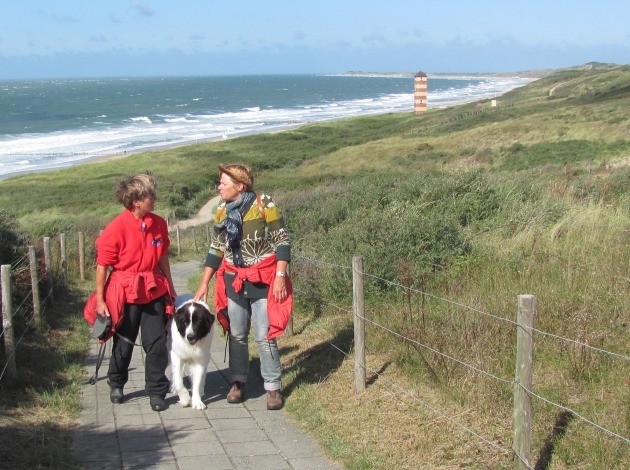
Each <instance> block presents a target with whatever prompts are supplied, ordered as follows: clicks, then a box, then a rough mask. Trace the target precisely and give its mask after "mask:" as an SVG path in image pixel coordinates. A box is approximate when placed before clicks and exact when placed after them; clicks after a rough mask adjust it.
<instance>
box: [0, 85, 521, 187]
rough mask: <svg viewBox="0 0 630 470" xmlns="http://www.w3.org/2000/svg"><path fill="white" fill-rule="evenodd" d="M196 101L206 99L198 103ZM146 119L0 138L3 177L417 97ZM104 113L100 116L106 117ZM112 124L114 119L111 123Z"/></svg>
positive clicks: (436, 102)
mask: <svg viewBox="0 0 630 470" xmlns="http://www.w3.org/2000/svg"><path fill="white" fill-rule="evenodd" d="M527 82H528V81H527V80H525V79H487V80H486V79H484V80H475V81H474V82H471V83H470V84H467V85H465V86H462V87H459V88H458V87H452V86H450V85H451V84H452V83H451V84H448V83H447V84H445V85H446V86H445V87H444V88H442V89H439V88H438V89H437V90H435V91H433V92H431V93H430V95H429V99H428V107H429V108H439V107H446V106H453V105H457V104H461V103H464V102H469V101H475V100H479V99H482V98H492V97H495V96H497V95H500V94H503V93H505V92H507V91H509V90H511V89H513V88H515V87H517V86H522V85H524V84H526V83H527ZM193 100H204V101H207V100H205V99H203V98H200V97H198V98H194V99H193ZM169 111H171V112H169V113H168V114H167V113H165V114H153V115H150V116H149V115H141V116H135V117H131V118H127V119H125V120H123V121H121V123H120V124H115V123H113V122H105V121H102V120H99V121H96V122H92V124H91V125H92V126H93V127H91V128H90V127H89V126H86V127H82V128H80V129H73V130H65V131H55V132H48V133H31V134H21V135H8V134H5V135H0V177H2V176H3V175H4V176H6V175H10V174H13V173H17V172H23V171H24V168H25V167H28V168H29V169H32V170H33V171H37V170H42V169H48V168H60V167H66V166H68V165H72V164H76V163H79V162H82V161H86V160H89V159H91V158H94V157H96V156H104V155H115V154H123V153H134V152H139V151H144V150H148V149H152V148H159V147H164V146H170V145H179V144H183V143H194V142H198V141H204V140H211V139H227V138H233V137H238V136H242V135H247V134H251V133H259V132H266V131H276V130H280V129H285V128H290V127H294V126H296V125H301V124H308V123H313V122H320V121H326V120H334V119H340V118H347V117H353V116H361V115H370V114H380V113H387V112H412V111H413V93H385V94H382V95H380V96H373V97H369V98H360V99H348V100H339V99H329V100H327V101H324V99H323V98H322V99H321V100H320V101H319V102H314V103H303V104H300V105H293V106H292V107H282V106H277V105H274V106H269V105H265V106H264V107H262V106H256V105H253V106H248V107H244V108H242V109H241V111H229V110H220V109H218V108H217V109H214V110H213V109H202V110H200V112H197V113H193V112H191V111H188V112H186V113H182V114H181V115H180V114H177V113H172V108H170V110H169ZM106 117H107V116H106V115H105V114H101V115H99V116H98V118H99V119H103V118H106ZM108 120H109V118H108Z"/></svg>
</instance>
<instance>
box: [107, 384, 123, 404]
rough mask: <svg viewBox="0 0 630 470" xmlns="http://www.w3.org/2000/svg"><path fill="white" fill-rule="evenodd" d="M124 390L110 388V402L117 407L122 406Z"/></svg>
mask: <svg viewBox="0 0 630 470" xmlns="http://www.w3.org/2000/svg"><path fill="white" fill-rule="evenodd" d="M123 398H124V395H123V389H122V387H110V390H109V400H110V401H111V402H112V403H115V404H116V405H120V404H121V403H122V402H123Z"/></svg>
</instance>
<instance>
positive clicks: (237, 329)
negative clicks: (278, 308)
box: [228, 298, 282, 391]
mask: <svg viewBox="0 0 630 470" xmlns="http://www.w3.org/2000/svg"><path fill="white" fill-rule="evenodd" d="M228 316H229V317H230V346H229V348H230V375H231V376H232V382H235V381H237V380H238V381H239V382H242V383H246V382H247V374H248V372H249V349H248V342H247V337H248V335H249V329H250V326H251V322H252V321H253V322H254V341H255V342H256V346H257V347H258V353H259V355H260V375H262V378H263V380H264V381H265V390H268V391H272V390H280V388H281V382H280V376H281V374H282V366H281V365H280V352H279V351H278V343H277V342H276V340H275V339H272V340H267V339H265V338H267V334H268V332H269V318H268V317H267V299H245V298H241V299H239V300H233V299H228Z"/></svg>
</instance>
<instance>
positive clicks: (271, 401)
mask: <svg viewBox="0 0 630 470" xmlns="http://www.w3.org/2000/svg"><path fill="white" fill-rule="evenodd" d="M282 405H284V402H283V401H282V395H280V390H267V409H268V410H279V409H280V408H282Z"/></svg>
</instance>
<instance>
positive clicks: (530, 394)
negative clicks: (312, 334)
mask: <svg viewBox="0 0 630 470" xmlns="http://www.w3.org/2000/svg"><path fill="white" fill-rule="evenodd" d="M359 259H361V257H354V258H353V266H344V265H340V264H338V263H327V262H322V261H321V260H317V259H313V258H308V257H295V256H294V264H295V263H296V262H298V263H300V264H315V265H317V266H318V267H319V269H332V270H336V271H339V270H340V269H342V270H345V271H348V272H351V273H352V279H353V300H352V307H347V306H340V305H338V302H333V301H329V300H327V299H325V298H322V297H321V296H318V295H317V294H314V292H316V291H317V289H315V288H310V287H311V286H299V285H298V286H297V287H295V288H294V290H295V291H296V292H297V293H299V294H301V295H305V296H309V297H310V298H311V299H312V300H315V301H316V302H318V303H320V304H325V305H327V306H329V307H332V308H334V309H336V310H337V311H339V312H342V313H346V314H348V316H351V317H353V323H354V329H355V341H354V351H352V352H351V351H345V350H343V348H341V347H340V346H338V345H336V344H334V343H330V346H331V347H333V348H334V349H336V350H338V351H339V352H341V353H342V354H344V355H345V356H346V357H348V358H351V357H354V361H355V369H354V370H355V391H356V393H362V392H363V390H364V389H365V386H364V385H365V383H366V380H365V373H366V372H367V371H369V372H370V373H371V374H372V375H374V376H378V377H379V378H381V379H383V380H384V381H386V382H387V383H389V384H390V385H392V386H394V387H395V388H397V389H399V390H400V391H402V392H404V393H405V395H407V396H409V397H410V398H412V399H413V400H414V401H416V402H418V403H420V404H422V405H423V406H425V407H426V408H427V409H429V410H430V411H431V412H433V413H435V414H436V415H438V416H439V417H440V418H442V419H444V420H446V421H448V422H450V423H451V424H454V425H455V426H457V427H459V428H461V429H462V430H464V431H465V432H468V433H469V434H471V435H473V436H474V437H475V438H477V439H479V440H480V441H482V442H483V443H484V444H486V445H488V446H489V447H491V448H492V449H493V450H494V451H496V450H499V451H501V452H503V453H509V454H511V455H513V458H514V461H515V464H514V465H515V468H528V469H530V468H534V467H533V465H534V464H533V463H532V457H531V429H532V422H531V417H532V414H533V413H532V409H531V400H532V399H535V400H538V401H539V402H541V403H545V404H547V405H550V406H552V407H554V408H556V409H557V410H559V411H561V412H563V413H568V414H570V416H571V417H574V418H576V419H579V420H580V421H582V422H583V423H585V424H586V425H588V426H591V427H592V428H593V429H595V430H597V431H599V432H601V433H604V434H606V435H607V436H609V437H611V438H613V439H616V440H618V441H619V442H621V443H623V444H624V445H628V444H630V438H629V437H628V436H624V435H622V434H621V433H620V432H617V431H614V430H611V429H608V428H607V427H606V426H604V425H602V424H600V423H598V422H597V420H595V419H594V418H590V417H587V416H585V414H584V413H580V412H578V411H576V410H575V409H574V408H572V407H570V406H568V405H567V404H563V403H558V401H557V400H553V399H550V398H548V397H546V396H544V394H543V393H541V392H536V391H535V390H534V389H533V387H532V372H533V369H532V367H533V362H532V358H533V350H532V349H531V347H532V345H533V337H534V335H535V334H538V335H541V336H544V337H547V338H550V339H553V340H556V341H559V342H562V343H566V344H571V345H574V346H579V347H581V348H586V349H588V350H590V351H592V352H595V353H599V354H603V355H606V356H608V357H609V358H614V359H618V360H621V361H624V362H628V361H630V356H628V355H626V354H621V353H619V352H615V351H608V350H606V349H603V348H598V347H595V346H593V345H591V344H588V343H586V342H583V341H579V340H577V339H574V338H567V337H563V336H562V335H558V334H554V333H550V332H547V331H544V330H541V329H539V328H535V327H534V326H533V320H534V318H535V300H536V299H535V297H534V296H532V295H520V296H518V298H517V304H516V307H517V308H516V309H515V310H517V312H518V317H517V319H516V320H511V319H508V318H504V317H501V316H499V315H495V314H492V313H489V312H486V311H484V310H481V309H479V308H476V307H474V306H470V305H466V304H463V303H461V302H455V301H453V300H450V299H446V298H442V297H439V296H436V295H433V294H431V293H429V292H426V291H422V290H419V289H415V288H413V287H409V286H405V285H402V284H401V283H399V282H394V281H391V280H388V279H384V278H381V277H378V276H374V275H372V274H370V273H368V272H365V271H363V269H362V261H361V262H360V263H359V264H355V263H356V262H357V261H358V260H359ZM294 269H296V270H299V268H295V267H294ZM366 278H367V279H371V280H374V281H378V282H379V283H381V285H382V284H385V285H389V286H390V287H392V288H395V289H399V290H402V291H409V292H413V293H415V294H418V295H421V296H426V297H430V298H432V299H434V300H435V301H438V302H441V303H444V304H447V305H451V306H456V307H457V308H459V309H465V310H466V311H468V312H470V313H472V314H476V315H479V316H481V317H483V318H487V319H489V320H492V321H495V322H500V323H501V324H503V325H507V326H509V327H510V328H512V329H515V330H516V334H515V335H514V336H517V337H518V341H519V342H529V348H530V349H529V350H523V351H521V345H519V346H518V348H517V363H516V364H515V378H507V377H502V376H500V375H497V374H495V373H492V372H490V371H487V370H485V369H483V368H482V367H479V366H477V365H474V364H470V363H469V362H468V361H467V360H466V359H462V358H458V357H455V356H453V355H451V354H447V353H445V352H443V351H441V350H439V349H438V348H435V347H432V346H431V345H429V344H426V343H423V342H420V341H418V340H417V339H415V338H411V337H409V336H405V335H404V334H401V333H400V332H399V331H396V330H395V329H394V328H393V327H391V326H388V325H385V324H382V323H380V322H378V321H375V320H373V319H370V318H369V317H368V315H366V314H365V313H364V307H363V306H361V305H360V304H361V303H362V300H361V298H362V295H363V294H362V287H359V288H358V289H357V286H362V284H363V282H364V280H365V279H366ZM296 284H297V283H296ZM357 290H358V293H357ZM357 303H358V304H359V305H357ZM524 318H529V320H524ZM361 323H363V324H367V325H369V326H370V327H372V328H374V329H378V330H380V331H381V332H384V333H385V334H387V335H390V336H391V337H392V338H395V339H397V340H399V341H400V342H401V343H405V344H411V345H413V346H414V347H416V348H420V349H424V350H426V351H429V352H431V353H433V354H435V355H439V356H440V357H442V358H443V359H444V360H446V361H451V362H454V363H456V364H457V365H459V366H462V367H465V368H467V369H468V370H470V371H472V372H473V373H474V374H477V375H480V376H482V377H484V378H486V379H488V380H491V381H494V382H498V383H499V384H501V385H502V386H509V387H511V388H512V390H513V395H514V398H513V403H514V418H515V419H514V425H513V430H512V432H513V437H514V440H513V445H512V449H507V448H505V447H504V446H502V445H501V444H500V443H499V442H496V440H493V439H490V438H487V437H484V436H483V435H482V433H481V432H479V431H477V430H474V429H472V428H471V427H470V426H468V425H466V424H464V423H462V422H460V421H459V420H457V418H456V417H455V416H449V415H447V414H445V413H444V412H442V411H441V410H439V409H436V407H435V406H432V405H429V404H427V403H425V402H424V401H423V400H421V399H420V398H419V397H417V396H416V395H415V394H413V392H410V391H409V390H406V389H405V388H404V387H402V386H400V385H399V384H396V383H394V382H392V381H391V380H390V379H389V378H387V377H386V376H384V374H382V373H380V372H379V371H375V370H372V369H368V368H367V366H366V363H365V349H364V345H365V332H364V327H363V326H361V325H360V324H361ZM357 324H359V326H358V327H357ZM357 329H358V330H359V331H360V332H361V333H360V334H361V335H362V336H363V338H359V339H358V338H357ZM523 361H525V363H523ZM523 371H525V372H526V374H525V375H523V374H522V373H521V372H523ZM357 376H358V378H357Z"/></svg>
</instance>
